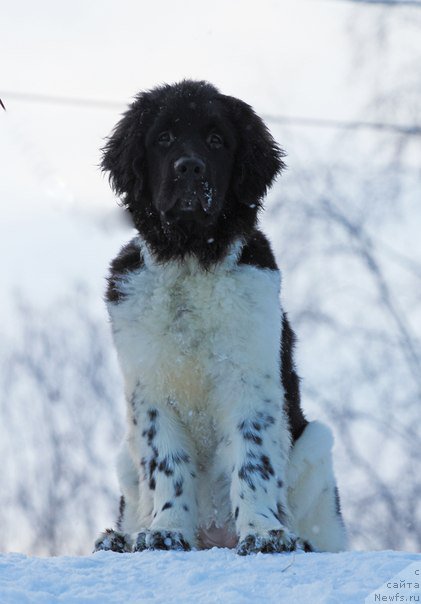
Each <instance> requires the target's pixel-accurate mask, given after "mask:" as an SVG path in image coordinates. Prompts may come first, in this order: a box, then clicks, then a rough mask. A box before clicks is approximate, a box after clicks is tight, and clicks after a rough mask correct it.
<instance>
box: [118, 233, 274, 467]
mask: <svg viewBox="0 0 421 604" xmlns="http://www.w3.org/2000/svg"><path fill="white" fill-rule="evenodd" d="M142 246H143V249H142V252H143V257H144V260H145V266H144V267H142V268H141V269H138V270H136V271H133V272H131V273H129V274H128V275H127V276H125V277H124V280H123V281H122V282H121V283H120V284H119V289H120V291H121V292H122V293H123V296H124V297H123V300H122V301H120V302H119V303H118V304H112V303H110V304H109V312H110V316H111V319H112V325H113V333H114V339H115V344H116V347H117V351H118V355H119V358H120V363H121V367H122V370H123V373H124V378H125V388H126V397H127V400H130V397H131V395H132V393H133V391H134V389H135V388H136V387H137V386H138V385H139V384H140V385H141V386H142V388H143V390H144V393H145V397H146V398H147V399H148V400H149V401H151V402H152V403H153V404H158V405H163V404H167V405H170V406H172V407H173V408H174V410H175V412H176V413H177V414H178V416H179V417H180V419H181V421H182V422H183V423H184V424H185V425H186V426H187V428H188V431H189V433H190V434H191V436H192V437H193V440H194V441H195V445H196V449H197V452H198V456H199V458H202V459H205V458H207V457H208V456H209V455H210V454H211V452H212V451H213V450H214V449H215V446H216V442H217V439H218V435H217V434H216V433H215V429H214V425H215V420H216V419H217V418H218V415H220V414H221V413H222V414H223V413H224V406H225V405H226V406H228V405H229V404H230V401H229V400H223V396H221V392H220V391H218V394H217V395H215V392H216V390H217V388H216V386H217V385H218V381H219V377H220V375H221V372H222V373H223V374H224V378H223V379H224V381H225V382H226V381H227V375H230V372H229V368H232V375H233V379H234V376H235V379H238V377H239V376H240V379H241V380H247V381H249V380H253V379H255V380H257V381H259V380H264V375H268V374H270V375H271V376H273V375H279V346H280V337H281V333H280V330H281V309H280V303H279V285H280V283H279V273H278V272H277V271H272V270H263V269H259V268H256V267H252V266H246V265H239V264H238V263H237V257H238V254H239V251H240V249H241V246H240V245H236V246H234V247H233V249H232V252H231V254H230V255H228V256H227V257H226V259H225V260H224V261H223V262H222V263H220V264H219V265H217V266H216V267H214V268H212V269H210V270H208V271H205V270H204V269H202V268H201V267H200V266H199V265H198V263H197V261H196V260H195V259H193V258H190V259H187V260H185V261H183V262H170V263H166V264H157V263H156V262H154V260H153V258H152V257H151V256H150V255H149V254H148V251H147V249H146V247H145V246H144V245H143V244H142ZM227 370H228V371H227ZM229 386H232V385H229V384H227V388H228V389H229ZM233 387H234V388H235V386H233Z"/></svg>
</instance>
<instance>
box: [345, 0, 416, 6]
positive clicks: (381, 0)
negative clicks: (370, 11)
mask: <svg viewBox="0 0 421 604" xmlns="http://www.w3.org/2000/svg"><path fill="white" fill-rule="evenodd" d="M337 1H338V0H335V2H337ZM341 1H342V2H343V1H344V0H341ZM345 2H351V3H352V4H380V5H382V6H390V7H393V8H398V7H400V6H403V7H405V8H406V7H408V6H409V7H410V8H421V2H420V0H345Z"/></svg>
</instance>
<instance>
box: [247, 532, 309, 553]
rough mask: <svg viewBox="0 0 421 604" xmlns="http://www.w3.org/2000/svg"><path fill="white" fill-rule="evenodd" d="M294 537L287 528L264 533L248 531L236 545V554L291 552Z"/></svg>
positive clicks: (294, 544) (294, 541)
mask: <svg viewBox="0 0 421 604" xmlns="http://www.w3.org/2000/svg"><path fill="white" fill-rule="evenodd" d="M296 541H297V539H296V537H295V535H294V534H293V533H291V532H290V531H288V529H286V528H283V529H274V530H271V531H265V532H264V533H250V534H249V535H246V536H245V537H243V538H241V539H240V541H239V543H238V545H237V554H238V555H240V556H248V555H249V554H257V553H259V552H262V553H263V554H276V553H281V552H292V551H293V550H295V549H296Z"/></svg>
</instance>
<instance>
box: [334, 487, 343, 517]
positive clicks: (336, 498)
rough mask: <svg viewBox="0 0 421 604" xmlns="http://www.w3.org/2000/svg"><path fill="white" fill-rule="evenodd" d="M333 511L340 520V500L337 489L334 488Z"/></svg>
mask: <svg viewBox="0 0 421 604" xmlns="http://www.w3.org/2000/svg"><path fill="white" fill-rule="evenodd" d="M335 511H336V514H337V515H338V516H339V517H340V518H342V510H341V498H340V497H339V489H338V487H335Z"/></svg>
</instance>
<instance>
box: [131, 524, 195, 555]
mask: <svg viewBox="0 0 421 604" xmlns="http://www.w3.org/2000/svg"><path fill="white" fill-rule="evenodd" d="M145 549H163V550H178V551H185V552H188V551H190V550H191V545H190V543H189V542H188V541H187V539H185V538H184V536H183V534H182V533H181V532H180V531H167V530H162V529H161V530H155V531H153V530H143V531H140V533H138V535H137V538H136V543H135V545H134V548H133V551H134V552H141V551H143V550H145Z"/></svg>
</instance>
